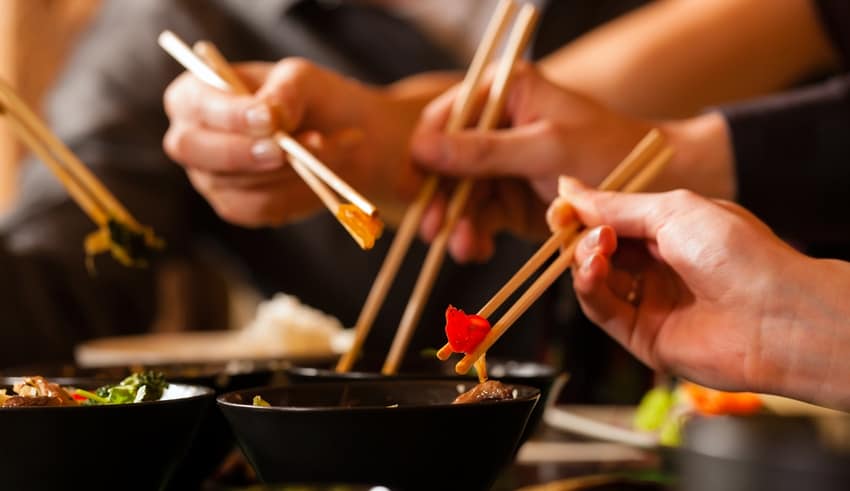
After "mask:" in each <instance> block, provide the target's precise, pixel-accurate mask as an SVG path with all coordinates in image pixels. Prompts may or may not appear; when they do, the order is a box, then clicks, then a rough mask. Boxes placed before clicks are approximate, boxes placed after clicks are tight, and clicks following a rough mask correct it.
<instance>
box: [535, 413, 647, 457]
mask: <svg viewBox="0 0 850 491" xmlns="http://www.w3.org/2000/svg"><path fill="white" fill-rule="evenodd" d="M634 414H635V406H554V407H548V408H546V412H545V413H544V414H543V421H545V422H546V424H548V425H549V426H552V427H554V428H557V429H559V430H564V431H569V432H570V433H574V434H576V435H581V436H585V437H587V438H593V439H596V440H604V441H609V442H617V443H623V444H626V445H630V446H633V447H638V448H648V449H650V448H656V447H658V436H657V435H656V434H655V433H645V432H641V431H636V430H634V429H632V419H633V418H634Z"/></svg>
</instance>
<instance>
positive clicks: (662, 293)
mask: <svg viewBox="0 0 850 491" xmlns="http://www.w3.org/2000/svg"><path fill="white" fill-rule="evenodd" d="M560 188H561V189H560V192H561V193H560V194H561V198H559V199H558V200H556V202H555V203H554V204H553V213H552V214H551V215H552V216H551V218H552V220H553V221H554V222H563V220H562V219H561V218H560V217H559V216H558V215H559V214H561V213H564V212H565V211H566V213H568V214H571V213H576V214H577V215H578V217H579V218H580V220H581V221H582V222H584V223H585V224H587V225H588V226H590V227H595V228H593V229H592V230H591V232H590V233H589V234H588V236H587V237H586V238H585V239H584V240H582V242H581V243H580V244H579V246H578V247H577V251H576V258H575V260H576V265H575V267H574V268H573V284H574V286H575V290H576V293H577V294H578V298H579V301H580V302H581V305H582V308H583V310H584V311H585V312H586V313H587V315H588V317H590V319H592V320H593V321H594V322H595V323H597V324H598V325H600V326H601V327H602V328H603V329H604V330H605V331H606V332H608V333H609V334H610V335H611V336H612V337H614V338H615V339H616V340H617V341H618V342H620V343H621V344H622V345H623V346H625V347H626V348H627V349H629V350H630V351H631V352H632V353H634V354H635V355H636V356H637V357H638V358H640V359H641V360H642V361H644V362H645V363H647V364H649V365H650V366H652V367H654V368H656V369H661V370H666V371H670V372H672V373H675V374H677V375H682V376H684V377H686V378H689V379H691V380H694V381H696V382H698V383H702V384H705V385H709V386H712V387H717V388H720V389H726V390H756V391H766V392H775V393H780V394H785V395H791V396H795V397H800V398H805V399H808V400H819V401H821V402H826V403H831V404H833V405H835V404H843V405H845V406H846V405H847V404H848V402H850V397H848V395H850V384H846V383H844V384H843V385H844V386H843V388H842V387H840V385H841V384H837V383H836V384H828V383H825V382H824V380H829V379H831V378H835V377H839V376H840V377H843V378H840V379H839V380H841V381H846V380H848V379H847V374H848V372H850V363H848V362H847V361H846V356H845V355H843V354H842V353H844V352H843V351H842V350H843V349H846V348H847V347H848V346H850V329H847V328H846V322H845V321H844V320H841V321H838V322H836V321H835V320H838V319H846V315H847V314H846V312H844V313H843V314H842V309H843V310H846V308H845V307H843V306H844V304H845V303H846V302H845V300H844V299H845V298H846V295H847V294H848V293H850V269H848V268H847V264H846V263H839V264H840V266H838V265H837V264H835V263H838V262H835V261H833V262H829V263H826V262H824V261H818V260H814V259H811V258H808V257H806V256H804V255H802V254H800V253H798V252H796V251H795V250H793V249H792V248H791V247H789V246H788V245H786V244H785V243H784V242H782V241H781V240H780V239H779V238H777V237H776V236H775V235H774V234H773V233H772V232H771V231H770V229H769V228H768V227H767V226H766V225H764V224H763V223H762V222H760V221H758V220H757V219H756V218H755V217H754V216H753V215H751V214H750V213H748V212H747V211H745V210H744V209H742V208H740V207H739V206H737V205H734V204H731V203H728V202H723V201H712V200H709V199H706V198H702V197H700V196H698V195H696V194H694V193H691V192H689V191H673V192H669V193H663V194H634V195H624V194H615V193H602V192H597V191H592V190H589V189H587V188H585V187H584V186H583V185H582V184H579V183H578V182H577V181H575V180H573V179H568V178H565V179H564V180H563V181H562V183H561V186H560ZM564 200H566V201H568V202H569V203H570V204H571V205H572V206H571V207H565V206H563V201H564ZM618 238H619V241H620V242H619V244H618V243H617V241H618ZM834 327H835V329H833V328H834ZM842 383H843V382H842ZM825 387H826V388H827V389H828V390H824V388H825ZM836 401H843V402H836Z"/></svg>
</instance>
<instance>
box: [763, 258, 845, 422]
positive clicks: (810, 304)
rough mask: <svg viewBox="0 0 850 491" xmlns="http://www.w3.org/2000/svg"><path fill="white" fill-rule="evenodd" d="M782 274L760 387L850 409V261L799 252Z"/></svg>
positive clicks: (767, 329)
mask: <svg viewBox="0 0 850 491" xmlns="http://www.w3.org/2000/svg"><path fill="white" fill-rule="evenodd" d="M778 278H779V280H778V281H776V283H777V287H776V289H775V291H774V292H773V294H772V295H771V296H770V299H768V300H767V304H768V305H769V308H768V314H767V315H766V322H764V323H763V325H762V326H761V330H762V334H763V335H762V336H761V337H760V339H761V341H762V347H763V350H762V353H763V356H762V357H761V363H760V368H759V370H758V373H759V376H758V377H757V379H756V380H754V381H753V382H754V386H755V387H756V388H757V389H758V390H763V391H765V392H770V393H776V394H781V395H785V396H789V397H793V398H797V399H802V400H806V401H811V402H815V403H818V404H822V405H826V406H830V407H836V408H841V409H845V410H846V409H848V408H850V357H848V356H847V352H848V351H850V324H848V319H850V302H847V298H848V297H850V264H848V263H846V262H843V261H836V260H824V259H814V258H810V257H807V256H803V255H799V258H798V259H797V260H794V261H792V262H791V263H790V264H789V265H788V267H787V269H786V271H784V272H783V274H782V275H781V276H779V277H778Z"/></svg>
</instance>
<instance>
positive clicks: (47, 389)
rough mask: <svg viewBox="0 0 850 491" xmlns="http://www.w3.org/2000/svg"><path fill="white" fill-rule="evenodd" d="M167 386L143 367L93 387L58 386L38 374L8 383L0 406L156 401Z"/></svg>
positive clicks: (154, 373) (2, 391)
mask: <svg viewBox="0 0 850 491" xmlns="http://www.w3.org/2000/svg"><path fill="white" fill-rule="evenodd" d="M167 388H168V382H166V381H165V377H164V376H163V375H162V374H161V373H158V372H152V371H145V372H138V373H134V374H132V375H130V376H129V377H127V378H125V379H124V380H122V381H121V382H119V383H117V384H110V385H103V386H101V387H98V388H97V389H95V390H94V391H88V390H85V389H80V388H75V387H62V386H60V385H59V384H56V383H53V382H50V381H48V380H47V379H46V378H44V377H42V376H40V375H34V376H29V377H24V378H23V379H22V380H21V381H20V382H17V383H16V384H14V385H13V386H12V394H8V393H7V391H6V390H5V389H3V390H0V407H43V406H78V405H81V404H82V405H100V404H127V403H133V402H145V401H158V400H159V399H161V398H162V395H163V393H164V392H165V390H166V389H167Z"/></svg>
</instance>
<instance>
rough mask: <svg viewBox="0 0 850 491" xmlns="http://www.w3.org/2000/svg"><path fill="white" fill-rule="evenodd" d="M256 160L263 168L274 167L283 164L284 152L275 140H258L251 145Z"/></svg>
mask: <svg viewBox="0 0 850 491" xmlns="http://www.w3.org/2000/svg"><path fill="white" fill-rule="evenodd" d="M251 155H252V156H253V157H254V162H256V164H257V165H258V166H259V167H260V168H262V169H273V168H275V167H280V166H281V165H282V164H283V152H282V151H281V150H280V147H279V146H278V145H277V143H275V142H274V140H271V139H264V140H257V142H256V143H254V145H253V146H252V147H251Z"/></svg>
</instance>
